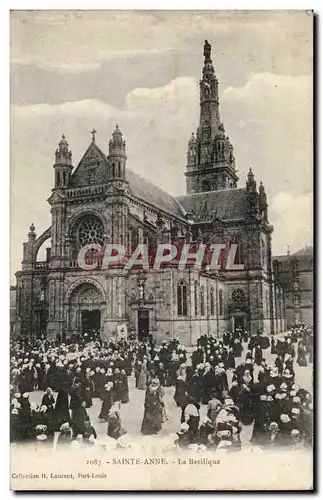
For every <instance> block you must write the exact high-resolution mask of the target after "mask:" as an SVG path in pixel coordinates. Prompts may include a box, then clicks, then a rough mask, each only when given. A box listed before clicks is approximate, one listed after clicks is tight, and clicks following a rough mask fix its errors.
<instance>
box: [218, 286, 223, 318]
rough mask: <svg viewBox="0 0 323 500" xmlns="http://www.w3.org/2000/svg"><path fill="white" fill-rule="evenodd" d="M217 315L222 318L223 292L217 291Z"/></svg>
mask: <svg viewBox="0 0 323 500" xmlns="http://www.w3.org/2000/svg"><path fill="white" fill-rule="evenodd" d="M219 315H220V316H223V290H220V291H219Z"/></svg>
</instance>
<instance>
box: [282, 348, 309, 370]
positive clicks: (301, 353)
mask: <svg viewBox="0 0 323 500" xmlns="http://www.w3.org/2000/svg"><path fill="white" fill-rule="evenodd" d="M296 363H297V364H298V366H307V359H306V349H305V347H304V345H303V344H302V342H299V343H298V347H297V360H296ZM286 368H287V367H286Z"/></svg>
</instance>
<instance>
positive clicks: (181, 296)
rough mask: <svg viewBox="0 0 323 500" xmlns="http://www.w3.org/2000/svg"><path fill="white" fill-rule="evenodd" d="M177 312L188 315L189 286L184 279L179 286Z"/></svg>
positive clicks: (180, 314) (179, 314)
mask: <svg viewBox="0 0 323 500" xmlns="http://www.w3.org/2000/svg"><path fill="white" fill-rule="evenodd" d="M177 314H178V316H187V286H186V284H185V283H184V281H181V282H180V283H179V284H178V286H177Z"/></svg>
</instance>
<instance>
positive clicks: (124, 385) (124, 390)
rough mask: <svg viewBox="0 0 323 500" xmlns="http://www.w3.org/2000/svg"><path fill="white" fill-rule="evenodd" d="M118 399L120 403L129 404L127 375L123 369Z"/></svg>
mask: <svg viewBox="0 0 323 500" xmlns="http://www.w3.org/2000/svg"><path fill="white" fill-rule="evenodd" d="M120 398H121V399H120V400H121V403H123V404H125V403H129V386H128V375H127V372H126V370H124V369H122V370H121V387H120Z"/></svg>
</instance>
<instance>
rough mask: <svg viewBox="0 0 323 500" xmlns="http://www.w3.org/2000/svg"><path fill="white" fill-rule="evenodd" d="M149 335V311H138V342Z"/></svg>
mask: <svg viewBox="0 0 323 500" xmlns="http://www.w3.org/2000/svg"><path fill="white" fill-rule="evenodd" d="M148 335H149V310H148V309H138V340H143V339H144V338H145V337H148Z"/></svg>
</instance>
